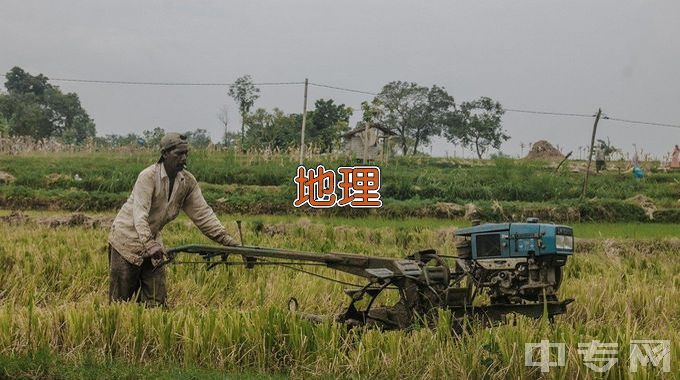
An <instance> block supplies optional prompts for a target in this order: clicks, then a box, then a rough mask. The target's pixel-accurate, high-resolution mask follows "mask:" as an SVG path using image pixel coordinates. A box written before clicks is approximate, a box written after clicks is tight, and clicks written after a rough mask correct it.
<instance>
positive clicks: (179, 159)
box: [108, 133, 238, 306]
mask: <svg viewBox="0 0 680 380" xmlns="http://www.w3.org/2000/svg"><path fill="white" fill-rule="evenodd" d="M160 148H161V157H160V159H159V160H158V162H157V163H156V164H153V165H151V166H149V167H148V168H146V169H144V170H142V172H141V173H139V176H138V177H137V182H135V186H134V188H133V189H132V194H130V197H129V198H128V200H127V202H126V203H125V204H124V205H123V207H122V208H121V209H120V211H119V212H118V215H117V216H116V219H115V220H114V221H113V226H112V227H111V233H110V234H109V240H108V242H109V300H110V301H128V300H130V299H132V298H133V297H136V299H137V301H138V302H143V303H144V304H146V305H148V306H165V296H166V288H165V267H163V266H161V267H158V265H159V264H160V263H161V262H162V261H163V255H164V252H165V251H164V248H163V240H162V238H161V233H160V232H161V230H162V229H163V226H165V225H166V224H168V223H169V222H170V221H172V220H173V219H175V218H176V217H177V214H179V211H180V209H181V210H184V212H185V213H186V214H187V215H188V216H189V218H190V219H191V220H192V221H193V222H194V224H195V225H196V226H197V227H198V228H199V229H200V230H201V232H203V234H204V235H205V236H207V237H209V238H210V239H212V240H214V241H216V242H218V243H220V244H223V245H238V242H237V241H236V240H234V239H233V238H232V237H231V236H229V235H228V234H227V232H226V231H225V229H224V227H223V226H222V223H220V221H219V220H218V219H217V216H215V213H214V212H213V210H212V209H211V208H210V206H208V204H207V203H206V201H205V199H204V198H203V195H202V193H201V189H200V188H199V187H198V183H197V182H196V178H194V176H193V175H191V173H189V172H188V171H186V170H184V167H185V166H186V161H187V155H188V153H189V147H188V144H187V140H186V136H183V135H180V134H179V133H168V134H166V135H165V136H164V137H163V138H162V139H161V143H160Z"/></svg>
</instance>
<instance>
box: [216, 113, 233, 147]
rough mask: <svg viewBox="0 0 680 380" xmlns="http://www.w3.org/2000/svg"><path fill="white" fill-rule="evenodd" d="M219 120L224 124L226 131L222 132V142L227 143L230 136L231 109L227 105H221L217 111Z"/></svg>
mask: <svg viewBox="0 0 680 380" xmlns="http://www.w3.org/2000/svg"><path fill="white" fill-rule="evenodd" d="M217 120H219V121H220V123H222V125H223V126H224V133H223V134H222V143H223V144H224V145H227V138H228V136H229V133H230V132H229V109H228V108H227V106H226V105H224V106H222V107H220V110H219V111H218V112H217Z"/></svg>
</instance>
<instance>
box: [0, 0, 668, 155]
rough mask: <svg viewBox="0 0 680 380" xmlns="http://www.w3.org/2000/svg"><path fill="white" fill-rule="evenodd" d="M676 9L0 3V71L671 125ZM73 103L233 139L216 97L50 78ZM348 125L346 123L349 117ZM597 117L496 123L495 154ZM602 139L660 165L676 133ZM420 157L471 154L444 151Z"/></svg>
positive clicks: (222, 101) (125, 118) (629, 129)
mask: <svg viewBox="0 0 680 380" xmlns="http://www.w3.org/2000/svg"><path fill="white" fill-rule="evenodd" d="M679 15H680V2H678V1H677V0H653V1H649V0H645V1H643V0H639V1H630V0H596V1H592V0H591V1H582V0H569V1H566V0H562V1H553V0H533V1H528V0H514V1H507V0H470V1H451V0H448V1H436V0H427V1H401V0H363V1H354V0H348V1H326V0H285V1H284V0H278V1H276V0H268V1H267V0H251V1H201V0H194V1H184V0H181V1H180V0H168V1H160V0H146V1H128V0H118V1H76V0H61V1H34V0H19V1H17V0H3V1H2V7H1V11H0V72H3V73H5V72H7V71H9V70H10V69H11V68H12V67H14V66H19V67H21V68H23V69H24V70H26V71H28V72H30V73H31V74H33V75H36V74H38V73H42V74H44V75H46V76H47V77H49V78H76V79H89V80H113V81H139V82H206V83H231V82H233V81H234V80H235V79H236V78H238V77H240V76H242V75H244V74H249V75H251V76H252V77H253V80H254V81H255V82H256V83H264V82H303V81H304V79H305V78H309V81H310V82H313V83H318V84H326V85H331V86H337V87H343V88H349V89H355V90H361V91H367V92H371V93H377V92H379V91H380V90H381V88H382V87H383V86H384V85H385V84H387V83H389V82H391V81H396V80H401V81H409V82H416V83H418V84H420V85H424V86H428V87H429V86H432V85H438V86H443V87H445V88H446V90H447V91H448V92H449V94H451V95H453V97H454V98H455V99H456V102H457V103H460V102H463V101H467V100H473V99H476V98H478V97H480V96H488V97H491V98H493V99H494V100H497V101H499V102H500V103H501V104H502V105H503V106H504V107H505V108H507V109H520V110H535V111H548V112H559V113H577V114H588V115H591V114H595V113H596V112H597V110H598V108H602V110H603V113H604V114H605V115H607V116H609V117H613V118H620V119H628V120H640V121H647V122H655V123H667V124H673V125H680V71H679V68H680V65H679V63H680V43H678V36H680V22H678V20H679V18H678V17H679ZM52 83H53V84H56V85H58V86H59V87H60V88H61V89H62V90H63V91H67V92H76V93H77V94H78V95H79V97H80V99H81V103H82V104H83V106H84V107H85V109H86V110H87V111H88V113H89V114H90V116H91V117H92V118H93V119H94V121H95V123H96V125H97V133H98V135H105V134H111V133H116V134H127V133H130V132H134V133H138V134H141V132H142V131H143V130H145V129H153V128H155V127H162V128H164V129H165V130H166V131H187V130H195V129H197V128H203V129H206V130H207V131H208V132H209V133H210V134H211V136H212V137H213V139H214V140H215V141H218V140H219V139H220V137H221V136H222V134H223V129H224V127H223V125H222V124H221V122H220V121H219V119H218V117H217V114H218V112H219V111H220V108H222V107H224V106H226V108H227V110H228V112H229V129H230V130H231V131H237V130H239V129H240V118H239V116H238V107H237V105H236V104H235V103H234V101H233V100H232V99H231V98H229V97H228V96H227V90H228V88H227V86H191V87H187V86H132V85H114V84H93V83H76V82H63V81H56V80H55V81H53V82H52ZM260 90H261V93H260V95H261V97H260V98H259V99H258V100H257V101H256V103H255V107H263V108H266V109H268V110H271V109H273V108H274V107H278V108H280V109H282V110H284V111H285V112H290V113H292V112H296V113H300V112H302V105H303V86H302V85H287V86H260ZM320 98H324V99H329V98H331V99H334V100H335V102H336V103H342V104H345V105H347V106H351V107H353V108H355V109H358V108H359V105H360V103H361V102H362V101H365V100H371V99H372V96H371V95H366V94H360V93H354V92H347V91H339V90H334V89H329V88H323V87H318V86H311V87H310V88H309V105H310V108H311V107H312V105H313V103H314V101H315V100H316V99H320ZM360 116H361V115H360V113H359V112H356V113H355V115H354V116H353V117H352V119H351V121H350V124H351V126H354V124H355V123H356V121H358V120H359V119H360ZM593 122H594V119H593V118H584V117H566V116H549V115H539V114H527V113H519V112H507V113H506V114H505V115H504V117H503V127H504V129H505V130H506V131H507V132H508V134H509V135H510V136H511V137H512V138H511V139H510V140H508V141H507V142H505V143H504V144H503V146H502V148H501V150H502V151H503V152H504V153H505V154H509V155H513V156H517V155H520V154H521V153H524V154H526V152H527V148H526V147H525V148H522V147H521V146H522V144H526V145H528V144H529V143H530V142H535V141H537V140H541V139H545V140H548V141H550V142H551V143H553V144H556V145H559V146H560V147H561V148H562V150H563V152H564V153H566V152H568V151H572V150H573V151H574V155H575V157H578V155H579V147H583V146H586V145H588V144H589V143H590V137H591V133H592V126H593ZM597 137H598V138H602V139H605V140H606V139H607V138H609V140H610V141H611V143H612V144H613V145H615V146H617V147H620V148H622V149H623V150H624V151H626V152H632V151H633V144H636V146H637V148H638V149H639V150H642V151H643V153H644V152H649V153H652V154H653V155H655V156H656V157H662V156H663V155H665V154H667V153H668V152H670V151H671V150H672V148H673V145H674V144H680V128H672V127H659V126H649V125H639V124H630V123H624V122H618V121H612V120H602V121H601V122H600V123H599V125H598V134H597ZM424 151H425V152H428V153H432V154H433V155H437V156H446V155H448V156H454V155H455V156H458V157H460V156H461V155H463V156H466V157H470V156H471V155H472V152H471V151H470V150H463V149H461V147H457V146H454V145H453V144H451V143H449V142H446V141H445V140H443V139H437V140H435V141H433V144H432V146H431V147H427V148H425V149H424Z"/></svg>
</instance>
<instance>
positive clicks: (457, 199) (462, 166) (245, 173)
mask: <svg viewBox="0 0 680 380" xmlns="http://www.w3.org/2000/svg"><path fill="white" fill-rule="evenodd" d="M156 158H157V154H156V153H154V152H150V151H146V150H141V151H137V152H132V153H120V152H118V153H116V152H94V153H58V154H49V155H46V154H39V153H36V154H29V155H20V156H11V157H8V156H5V157H0V170H3V171H6V172H9V173H11V174H12V175H14V176H15V177H16V181H15V182H14V183H12V184H4V185H0V205H1V206H3V207H12V208H40V209H62V210H76V209H78V210H90V211H97V210H98V211H103V210H113V209H116V208H118V207H120V205H121V204H122V203H123V202H124V201H125V199H127V197H128V195H129V192H130V190H131V188H132V186H133V184H134V181H135V179H136V176H137V174H138V173H139V172H140V171H141V170H142V169H143V168H144V167H146V166H148V165H150V164H152V163H154V162H155V161H156ZM319 163H322V164H325V165H326V167H328V168H337V167H338V166H342V165H348V164H354V163H353V162H351V161H350V160H348V159H347V160H342V159H338V158H335V159H332V160H331V159H327V160H324V159H322V158H320V159H317V160H310V161H308V162H306V163H305V164H306V165H307V166H308V167H311V166H315V165H316V164H319ZM574 165H576V164H574ZM296 167H297V161H295V160H294V159H292V158H291V157H288V156H284V155H279V156H272V157H264V156H249V155H237V154H234V152H232V151H225V152H206V151H195V152H192V153H191V155H190V158H189V170H190V171H191V172H192V173H193V174H194V175H195V176H196V177H197V178H198V179H199V181H201V183H202V186H203V190H204V195H205V197H206V199H207V200H208V202H209V203H211V205H213V207H215V208H216V209H217V210H220V211H222V212H228V213H255V214H259V213H268V214H271V213H276V214H290V213H310V212H311V213H313V212H314V211H310V210H302V211H301V210H296V209H295V208H294V207H292V202H293V199H294V198H295V184H294V182H293V176H294V175H295V169H296ZM381 169H382V188H381V195H382V199H383V201H384V207H383V208H382V209H381V210H379V211H377V213H379V214H380V215H382V216H384V217H388V218H394V217H413V216H419V217H422V216H426V217H440V218H443V217H450V216H451V215H449V214H448V212H446V211H442V209H441V208H440V207H438V206H437V204H438V203H442V202H445V203H458V204H461V205H462V204H465V203H470V202H472V203H475V204H477V205H478V206H479V207H481V208H482V211H483V212H482V214H483V215H484V216H485V218H486V220H507V219H508V218H511V217H512V216H513V215H516V216H517V217H519V218H521V217H524V216H526V215H525V214H527V212H529V211H530V212H534V213H539V214H541V216H544V215H545V216H549V217H550V219H553V220H558V221H560V220H563V221H588V220H594V221H630V222H644V221H647V220H648V219H647V217H646V216H645V214H644V211H643V210H642V209H641V208H640V207H639V206H638V205H636V204H634V203H632V202H629V201H626V200H627V199H628V198H630V197H632V196H635V195H638V194H643V195H645V196H647V197H649V198H651V199H652V200H653V202H654V203H655V204H656V207H657V208H658V209H659V211H658V217H657V218H656V219H657V221H661V222H680V208H678V198H680V172H671V173H661V172H648V174H647V177H646V178H645V180H643V181H635V180H634V179H633V178H632V176H631V175H630V174H625V173H619V172H618V171H617V170H612V171H609V172H607V173H606V174H603V175H593V176H591V179H590V181H589V184H590V185H589V190H588V193H587V195H586V201H581V200H580V199H579V197H580V194H581V189H582V184H583V176H584V175H583V174H582V173H572V172H570V171H569V170H568V168H566V167H565V168H564V169H563V170H561V171H559V172H558V173H555V172H554V169H552V168H551V167H550V166H549V165H546V164H545V163H541V162H528V161H520V160H511V159H496V160H491V161H469V160H468V161H463V160H455V159H444V158H423V157H416V158H412V157H408V158H396V159H394V160H392V161H390V162H389V163H387V164H381ZM75 174H78V175H79V176H80V177H81V178H82V181H76V180H74V176H75ZM495 205H501V206H502V208H503V209H504V211H505V213H499V212H498V210H497V207H495ZM329 213H330V214H332V215H343V216H359V217H363V216H365V215H367V214H369V212H366V211H365V210H363V211H362V210H352V209H349V208H339V207H336V208H333V209H331V210H328V211H326V212H325V214H329ZM454 216H455V217H458V216H462V211H457V212H456V214H455V215H454Z"/></svg>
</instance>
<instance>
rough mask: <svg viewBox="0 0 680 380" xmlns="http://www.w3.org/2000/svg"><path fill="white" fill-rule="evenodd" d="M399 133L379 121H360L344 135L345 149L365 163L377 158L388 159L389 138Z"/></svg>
mask: <svg viewBox="0 0 680 380" xmlns="http://www.w3.org/2000/svg"><path fill="white" fill-rule="evenodd" d="M396 135H397V134H396V133H394V132H392V131H391V130H390V129H389V128H385V127H383V126H382V125H380V124H377V123H371V124H367V123H362V122H360V123H358V124H357V127H356V128H354V129H353V130H351V131H349V132H347V133H345V134H344V135H342V137H343V139H344V141H345V144H344V145H345V150H346V151H348V152H349V153H351V154H352V156H354V157H355V158H358V159H361V160H363V161H364V163H366V162H369V161H375V160H377V159H382V160H386V159H387V153H388V150H389V148H388V146H387V139H389V138H390V137H391V136H396Z"/></svg>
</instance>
